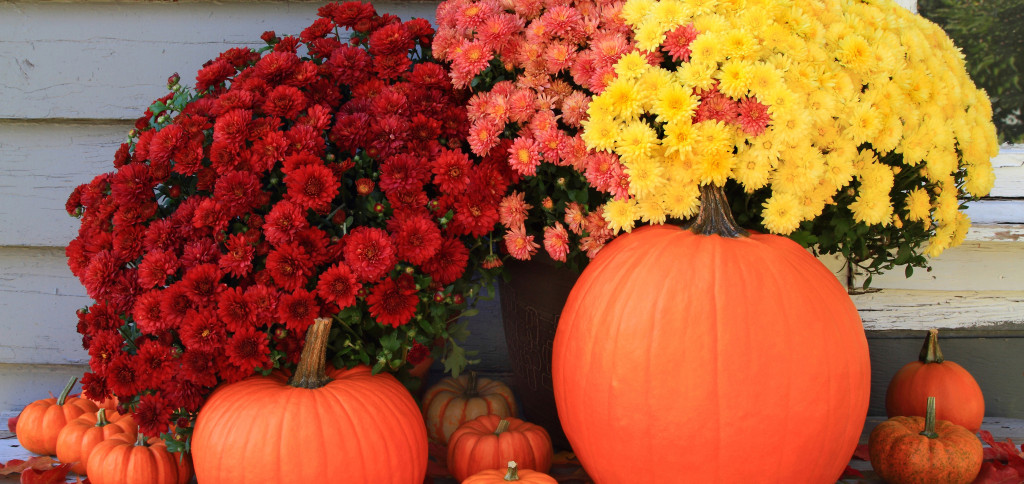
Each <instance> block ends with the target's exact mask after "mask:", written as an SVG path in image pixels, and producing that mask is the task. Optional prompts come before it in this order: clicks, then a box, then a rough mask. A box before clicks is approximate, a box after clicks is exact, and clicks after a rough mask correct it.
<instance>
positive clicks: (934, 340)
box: [917, 329, 944, 363]
mask: <svg viewBox="0 0 1024 484" xmlns="http://www.w3.org/2000/svg"><path fill="white" fill-rule="evenodd" d="M917 359H918V361H920V362H921V363H942V362H943V361H944V359H943V358H942V350H941V349H940V348H939V330H937V329H929V330H928V337H927V338H925V340H924V346H922V347H921V354H920V355H918V357H917Z"/></svg>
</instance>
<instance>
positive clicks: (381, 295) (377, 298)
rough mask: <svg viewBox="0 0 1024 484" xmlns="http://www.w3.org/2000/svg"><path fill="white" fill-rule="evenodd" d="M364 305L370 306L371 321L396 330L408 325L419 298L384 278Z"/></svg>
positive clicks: (414, 312)
mask: <svg viewBox="0 0 1024 484" xmlns="http://www.w3.org/2000/svg"><path fill="white" fill-rule="evenodd" d="M460 245H461V244H460ZM366 303H367V304H369V306H370V315H371V316H373V319H375V320H376V321H377V322H378V323H380V324H382V325H385V326H391V327H394V328H397V327H399V326H401V325H403V324H406V323H408V322H409V321H410V320H411V319H412V317H413V315H415V314H416V304H417V303H419V298H418V297H416V295H415V294H409V293H407V292H406V291H403V290H402V288H401V287H399V286H398V284H396V283H395V281H394V280H393V279H390V278H386V279H384V280H383V281H381V282H380V283H379V284H377V285H376V286H374V288H373V289H372V290H371V291H370V295H369V296H367V297H366Z"/></svg>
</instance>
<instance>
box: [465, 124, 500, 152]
mask: <svg viewBox="0 0 1024 484" xmlns="http://www.w3.org/2000/svg"><path fill="white" fill-rule="evenodd" d="M501 128H502V126H501V125H499V124H498V122H497V121H496V120H493V119H490V118H484V119H481V120H479V121H477V122H475V123H473V125H472V126H471V127H470V128H469V139H468V141H469V148H470V149H471V150H473V153H475V154H477V155H479V156H487V153H488V152H490V151H491V148H494V147H495V146H496V145H497V144H498V141H499V140H498V135H500V134H501Z"/></svg>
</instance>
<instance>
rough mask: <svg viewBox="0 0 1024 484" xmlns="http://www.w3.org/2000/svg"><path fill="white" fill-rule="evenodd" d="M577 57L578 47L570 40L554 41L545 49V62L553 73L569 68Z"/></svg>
mask: <svg viewBox="0 0 1024 484" xmlns="http://www.w3.org/2000/svg"><path fill="white" fill-rule="evenodd" d="M575 59H576V47H575V46H574V45H572V44H569V43H568V42H552V43H550V44H548V46H547V48H546V49H544V64H545V67H546V69H547V71H548V72H549V73H551V74H558V73H559V72H561V71H562V70H564V69H568V68H569V67H570V66H571V65H572V63H573V61H574V60H575Z"/></svg>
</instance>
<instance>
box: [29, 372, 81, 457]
mask: <svg viewBox="0 0 1024 484" xmlns="http://www.w3.org/2000/svg"><path fill="white" fill-rule="evenodd" d="M77 381H78V378H76V377H72V378H71V380H70V381H68V384H67V386H65V387H64V390H63V391H62V392H60V395H58V396H57V397H56V398H53V397H51V398H44V399H42V400H36V401H34V402H32V403H30V404H28V406H26V407H25V409H24V410H22V411H21V415H19V416H18V433H17V435H18V442H19V443H21V446H22V447H24V448H25V449H27V450H28V451H30V452H35V453H36V454H42V455H54V454H55V453H56V452H57V435H58V434H60V431H61V430H62V429H63V428H64V426H65V425H67V423H68V422H70V421H72V420H74V419H76V418H78V417H79V416H81V415H82V414H83V413H86V412H96V410H97V407H96V404H95V403H94V402H93V401H91V400H88V399H85V398H79V397H69V396H68V393H71V388H72V387H74V386H75V382H77Z"/></svg>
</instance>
